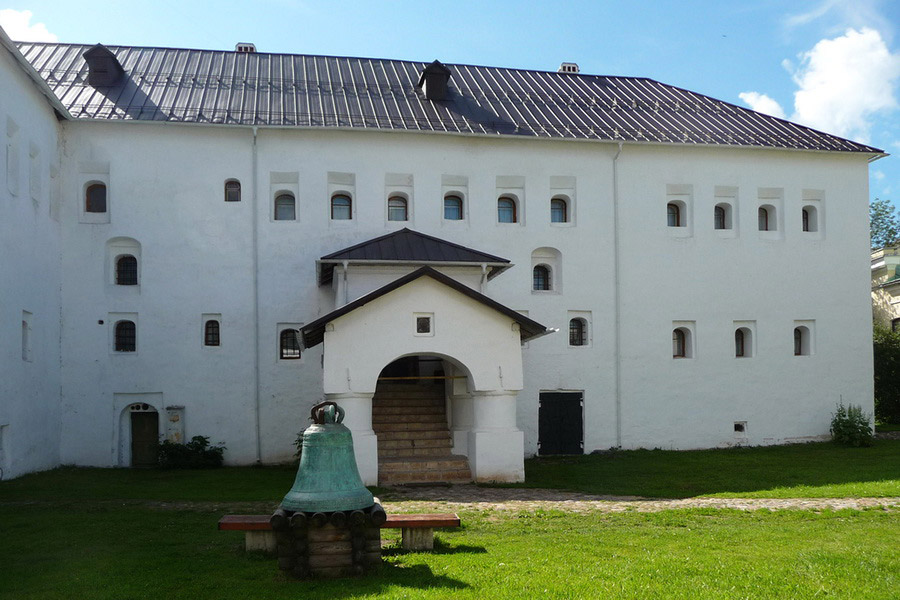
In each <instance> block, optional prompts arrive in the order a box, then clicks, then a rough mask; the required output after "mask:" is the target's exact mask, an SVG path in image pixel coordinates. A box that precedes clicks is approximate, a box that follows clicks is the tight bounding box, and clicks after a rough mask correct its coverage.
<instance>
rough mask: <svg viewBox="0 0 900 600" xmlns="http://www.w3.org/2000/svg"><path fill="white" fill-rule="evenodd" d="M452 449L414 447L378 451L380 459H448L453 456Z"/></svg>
mask: <svg viewBox="0 0 900 600" xmlns="http://www.w3.org/2000/svg"><path fill="white" fill-rule="evenodd" d="M451 451H452V448H451V447H446V448H428V447H412V448H389V449H387V450H384V451H382V450H381V448H379V449H378V457H379V458H385V459H388V458H425V457H431V458H446V457H448V456H451V454H450V452H451Z"/></svg>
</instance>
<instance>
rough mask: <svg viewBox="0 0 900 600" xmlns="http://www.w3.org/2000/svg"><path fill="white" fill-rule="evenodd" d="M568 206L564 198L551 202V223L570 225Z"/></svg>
mask: <svg viewBox="0 0 900 600" xmlns="http://www.w3.org/2000/svg"><path fill="white" fill-rule="evenodd" d="M568 208H569V207H568V205H567V203H566V201H565V200H563V199H562V198H554V199H553V200H551V201H550V222H551V223H568V222H569V215H568V212H569V211H568Z"/></svg>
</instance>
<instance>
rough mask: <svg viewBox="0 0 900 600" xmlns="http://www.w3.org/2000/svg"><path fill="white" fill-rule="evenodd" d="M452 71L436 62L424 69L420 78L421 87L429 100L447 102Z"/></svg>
mask: <svg viewBox="0 0 900 600" xmlns="http://www.w3.org/2000/svg"><path fill="white" fill-rule="evenodd" d="M450 75H451V73H450V69H448V68H447V67H445V66H444V65H442V64H441V62H440V61H439V60H436V61H434V62H433V63H431V64H430V65H427V66H426V67H425V68H424V69H422V75H421V76H420V77H419V84H418V85H419V87H420V88H422V91H423V92H424V93H425V98H426V99H428V100H445V99H446V98H447V82H448V81H450Z"/></svg>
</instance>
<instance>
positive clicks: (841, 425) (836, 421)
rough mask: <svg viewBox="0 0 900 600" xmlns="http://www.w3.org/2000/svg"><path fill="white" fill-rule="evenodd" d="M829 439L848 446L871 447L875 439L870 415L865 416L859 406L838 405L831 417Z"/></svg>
mask: <svg viewBox="0 0 900 600" xmlns="http://www.w3.org/2000/svg"><path fill="white" fill-rule="evenodd" d="M831 438H832V439H833V440H834V441H835V442H838V443H839V444H846V445H848V446H871V445H872V443H873V441H874V439H875V438H874V436H873V435H872V423H871V415H867V414H865V413H864V412H863V410H862V407H861V406H853V405H852V404H851V405H850V406H846V407H845V406H844V404H843V403H841V404H838V406H837V409H836V410H835V411H834V414H833V415H832V416H831Z"/></svg>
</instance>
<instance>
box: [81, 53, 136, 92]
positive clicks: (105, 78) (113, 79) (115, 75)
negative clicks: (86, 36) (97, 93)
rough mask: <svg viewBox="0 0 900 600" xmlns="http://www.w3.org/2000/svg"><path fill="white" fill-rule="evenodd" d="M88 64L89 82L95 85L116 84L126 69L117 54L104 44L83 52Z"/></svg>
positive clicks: (106, 85)
mask: <svg viewBox="0 0 900 600" xmlns="http://www.w3.org/2000/svg"><path fill="white" fill-rule="evenodd" d="M82 56H83V57H84V60H85V61H87V64H88V83H89V84H90V85H92V86H94V87H108V86H111V85H115V84H116V83H117V82H118V81H119V79H120V78H121V77H122V75H124V74H125V70H124V69H123V68H122V65H121V64H119V59H117V58H116V55H115V54H113V53H112V52H110V50H109V48H107V47H106V46H104V45H103V44H97V45H96V46H93V47H92V48H89V49H88V50H86V51H85V53H84V54H82Z"/></svg>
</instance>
